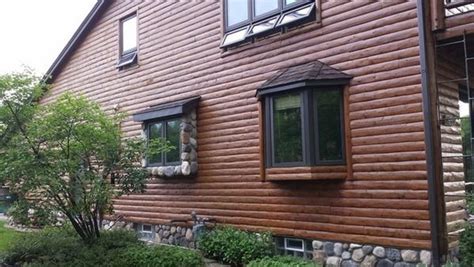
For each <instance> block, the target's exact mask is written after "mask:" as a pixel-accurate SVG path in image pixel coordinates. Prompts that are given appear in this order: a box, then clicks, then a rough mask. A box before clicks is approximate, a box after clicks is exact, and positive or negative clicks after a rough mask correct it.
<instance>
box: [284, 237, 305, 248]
mask: <svg viewBox="0 0 474 267" xmlns="http://www.w3.org/2000/svg"><path fill="white" fill-rule="evenodd" d="M286 248H289V249H298V250H303V240H301V239H286Z"/></svg>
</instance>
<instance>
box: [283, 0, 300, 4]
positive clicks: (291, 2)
mask: <svg viewBox="0 0 474 267" xmlns="http://www.w3.org/2000/svg"><path fill="white" fill-rule="evenodd" d="M296 2H302V0H286V1H285V3H286V5H291V4H293V3H296Z"/></svg>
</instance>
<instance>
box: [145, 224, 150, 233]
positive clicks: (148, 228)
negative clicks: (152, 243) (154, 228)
mask: <svg viewBox="0 0 474 267" xmlns="http://www.w3.org/2000/svg"><path fill="white" fill-rule="evenodd" d="M143 232H151V225H149V224H144V225H143Z"/></svg>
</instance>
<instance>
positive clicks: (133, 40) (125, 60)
mask: <svg viewBox="0 0 474 267" xmlns="http://www.w3.org/2000/svg"><path fill="white" fill-rule="evenodd" d="M137 43H138V26H137V15H136V14H132V15H130V16H127V17H125V18H124V19H122V20H120V58H119V63H118V67H123V66H126V65H130V64H133V63H136V62H137V47H138V44H137Z"/></svg>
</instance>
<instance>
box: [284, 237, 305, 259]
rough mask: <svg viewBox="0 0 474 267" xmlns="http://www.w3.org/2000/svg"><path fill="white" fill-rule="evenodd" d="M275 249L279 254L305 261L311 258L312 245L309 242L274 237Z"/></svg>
mask: <svg viewBox="0 0 474 267" xmlns="http://www.w3.org/2000/svg"><path fill="white" fill-rule="evenodd" d="M275 239H276V240H275V241H276V247H277V250H278V252H279V253H280V254H283V255H291V256H294V257H301V258H305V259H312V258H313V245H312V244H311V241H310V240H305V239H298V238H290V237H276V238H275Z"/></svg>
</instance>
